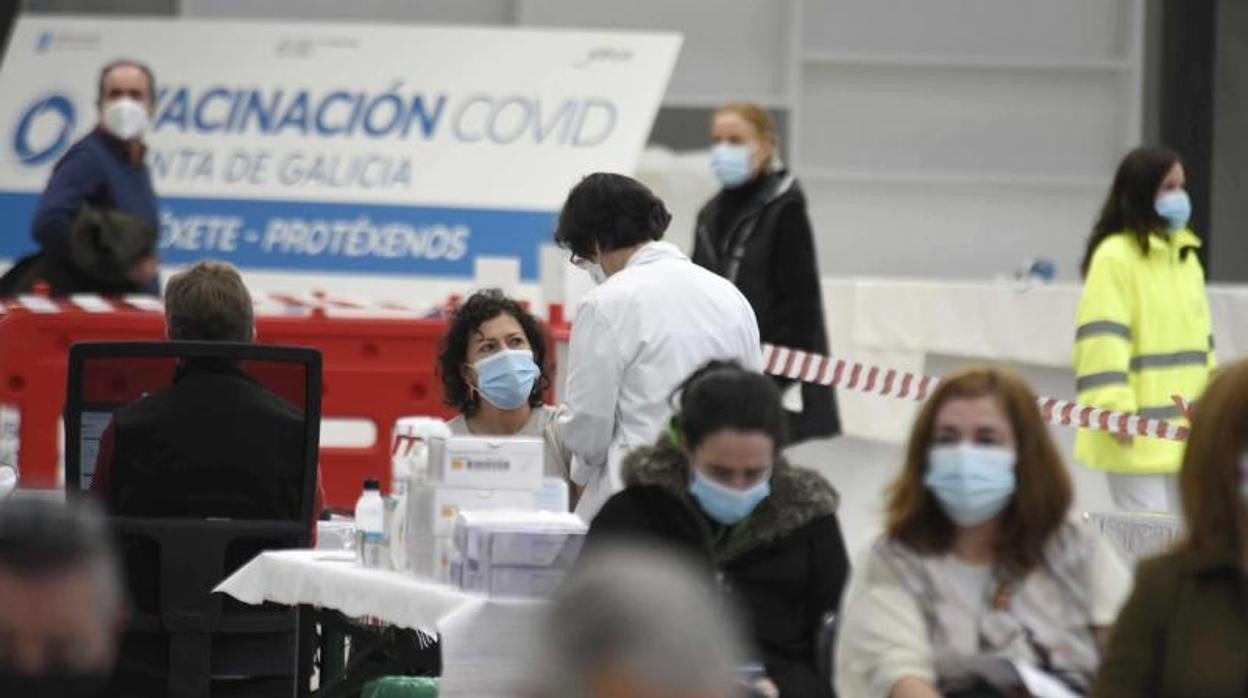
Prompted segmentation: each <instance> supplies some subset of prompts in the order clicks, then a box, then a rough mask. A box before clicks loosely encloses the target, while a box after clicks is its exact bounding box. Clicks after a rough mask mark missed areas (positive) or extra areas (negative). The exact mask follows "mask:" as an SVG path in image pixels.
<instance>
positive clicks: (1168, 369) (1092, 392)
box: [1075, 148, 1214, 512]
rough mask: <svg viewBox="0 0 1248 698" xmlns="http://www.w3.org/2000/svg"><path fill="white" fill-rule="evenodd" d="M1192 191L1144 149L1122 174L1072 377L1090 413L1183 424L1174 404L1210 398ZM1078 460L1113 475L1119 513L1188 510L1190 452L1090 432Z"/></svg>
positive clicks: (1089, 289) (1083, 302)
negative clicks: (1185, 490)
mask: <svg viewBox="0 0 1248 698" xmlns="http://www.w3.org/2000/svg"><path fill="white" fill-rule="evenodd" d="M1184 184H1185V175H1184V172H1183V164H1182V163H1181V162H1179V158H1178V156H1177V155H1175V154H1174V153H1173V152H1171V151H1169V150H1165V149H1162V148H1137V149H1135V150H1133V151H1132V152H1131V153H1129V154H1128V155H1127V156H1126V158H1124V159H1123V161H1122V163H1121V164H1120V165H1119V166H1118V172H1117V174H1115V176H1114V184H1113V188H1112V189H1111V190H1110V192H1109V197H1108V198H1107V200H1106V201H1105V206H1104V208H1103V209H1102V211H1101V216H1100V219H1099V220H1098V221H1097V222H1096V225H1095V226H1094V227H1093V228H1092V236H1091V238H1090V239H1089V240H1088V250H1087V255H1086V256H1085V257H1084V262H1083V274H1084V283H1083V296H1082V297H1081V298H1080V301H1079V312H1078V321H1077V325H1078V329H1077V331H1076V334H1075V375H1076V377H1077V386H1078V393H1079V401H1080V402H1082V403H1084V404H1088V405H1093V406H1096V407H1101V408H1105V409H1111V410H1116V411H1121V412H1129V413H1132V414H1138V415H1141V416H1144V417H1154V418H1161V419H1167V420H1171V421H1175V422H1178V423H1183V424H1185V423H1186V420H1185V417H1184V415H1183V414H1182V413H1181V411H1180V409H1179V407H1178V406H1177V405H1176V404H1175V402H1174V400H1173V399H1172V397H1173V396H1174V395H1178V396H1181V397H1182V398H1184V399H1186V400H1195V399H1196V398H1197V397H1199V396H1200V394H1201V392H1202V391H1203V390H1204V389H1205V383H1206V382H1207V381H1208V379H1209V373H1210V371H1211V370H1212V368H1213V361H1214V359H1213V334H1212V330H1211V324H1210V320H1209V299H1208V297H1207V296H1206V295H1205V274H1204V270H1203V269H1202V268H1201V266H1200V260H1199V259H1198V257H1197V255H1196V250H1197V249H1199V248H1200V244H1201V243H1200V239H1199V238H1197V237H1196V235H1194V234H1193V233H1192V231H1191V230H1189V229H1188V228H1187V221H1188V218H1189V217H1190V215H1191V201H1190V200H1189V199H1188V196H1187V192H1186V191H1185V190H1184V188H1183V187H1184ZM1075 459H1076V460H1078V461H1079V462H1081V463H1083V464H1085V465H1088V466H1090V467H1093V468H1097V469H1100V470H1104V471H1106V472H1107V473H1108V477H1109V489H1110V493H1111V494H1112V495H1113V498H1114V503H1115V504H1116V505H1117V506H1118V508H1119V509H1122V510H1124V511H1162V512H1177V511H1178V509H1179V502H1178V495H1177V492H1176V487H1175V477H1174V475H1175V473H1177V472H1178V470H1179V464H1180V463H1181V462H1182V460H1183V444H1182V443H1179V442H1175V441H1164V440H1161V439H1156V438H1149V437H1138V436H1137V437H1116V436H1111V435H1109V434H1105V433H1099V432H1092V431H1088V430H1081V431H1080V432H1079V435H1078V437H1077V438H1076V440H1075Z"/></svg>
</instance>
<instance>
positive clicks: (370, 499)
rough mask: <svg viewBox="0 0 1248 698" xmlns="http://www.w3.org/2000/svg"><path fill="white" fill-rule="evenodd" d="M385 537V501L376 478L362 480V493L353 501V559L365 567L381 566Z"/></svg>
mask: <svg viewBox="0 0 1248 698" xmlns="http://www.w3.org/2000/svg"><path fill="white" fill-rule="evenodd" d="M385 537H386V503H385V502H384V501H382V499H381V483H380V482H379V481H378V480H377V478H373V477H370V478H366V479H365V480H364V493H363V494H361V495H360V498H359V499H358V500H356V502H355V542H356V545H355V551H356V552H355V559H356V560H357V561H358V562H359V563H360V564H361V565H363V566H365V567H374V568H377V567H382V551H383V549H384V547H385Z"/></svg>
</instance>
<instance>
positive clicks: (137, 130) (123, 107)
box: [104, 97, 148, 141]
mask: <svg viewBox="0 0 1248 698" xmlns="http://www.w3.org/2000/svg"><path fill="white" fill-rule="evenodd" d="M147 126H148V116H147V108H146V107H144V106H143V105H142V104H139V103H138V102H136V101H134V100H133V99H130V98H129V97H121V98H118V99H114V100H113V101H111V102H109V103H108V104H107V105H105V106H104V128H106V129H108V132H109V133H111V134H113V135H114V136H117V137H118V138H120V139H121V140H123V141H132V140H135V139H137V138H139V137H140V136H142V135H143V134H144V132H146V131H147Z"/></svg>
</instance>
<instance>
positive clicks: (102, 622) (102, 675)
mask: <svg viewBox="0 0 1248 698" xmlns="http://www.w3.org/2000/svg"><path fill="white" fill-rule="evenodd" d="M121 594H122V592H121V584H120V577H119V572H118V569H117V565H116V559H115V557H114V554H113V550H112V547H111V545H110V539H109V536H108V533H107V528H106V524H105V521H104V519H103V518H102V517H101V516H100V515H99V514H97V513H96V512H95V510H94V509H92V508H90V507H85V506H70V505H65V504H61V503H57V502H49V501H46V500H37V499H20V498H15V499H10V500H7V501H5V502H3V503H0V695H3V696H26V695H29V696H57V697H58V698H59V697H60V696H92V695H98V694H99V689H100V688H102V687H103V686H104V685H105V683H106V681H107V679H108V676H109V673H110V672H111V671H112V667H113V663H114V661H115V660H116V656H117V636H118V631H119V630H120V628H121V626H122V610H123V609H122V596H121Z"/></svg>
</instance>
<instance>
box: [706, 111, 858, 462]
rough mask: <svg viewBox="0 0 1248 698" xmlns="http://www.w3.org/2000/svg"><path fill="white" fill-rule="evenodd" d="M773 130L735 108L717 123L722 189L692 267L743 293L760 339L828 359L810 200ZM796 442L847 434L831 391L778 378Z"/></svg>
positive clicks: (758, 114)
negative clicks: (787, 164) (755, 318)
mask: <svg viewBox="0 0 1248 698" xmlns="http://www.w3.org/2000/svg"><path fill="white" fill-rule="evenodd" d="M779 145H780V144H779V139H778V137H777V135H776V127H775V123H774V122H773V121H772V119H771V115H769V114H768V113H767V112H766V110H764V109H763V108H762V107H760V106H758V105H757V104H751V103H748V102H734V103H729V104H725V105H723V106H721V107H719V108H718V109H716V110H715V113H714V115H713V116H712V118H711V169H712V170H713V171H714V173H715V176H716V178H717V179H718V180H719V182H720V184H721V185H722V189H720V191H719V193H718V194H716V195H715V197H714V198H712V199H711V200H710V201H708V202H707V203H706V205H705V206H703V207H702V210H701V211H700V212H698V222H697V229H696V231H695V232H696V238H695V242H694V249H693V261H694V263H696V264H699V265H701V266H703V267H706V268H707V269H710V270H711V271H713V272H715V273H717V274H719V275H721V276H723V277H724V278H726V279H728V280H729V281H731V282H732V283H733V284H735V285H736V287H737V288H738V289H740V291H741V293H742V294H743V295H744V296H745V297H746V299H748V300H749V301H750V306H751V307H753V308H754V314H755V315H757V316H758V329H759V335H760V336H761V337H762V340H763V341H764V342H767V343H770V344H778V345H781V346H786V347H793V348H795V349H804V350H806V351H810V352H815V353H818V354H826V353H828V334H827V330H826V329H825V326H824V324H825V323H824V316H823V296H822V292H821V289H820V284H819V267H818V261H817V255H816V252H815V236H814V233H813V232H812V230H811V226H810V217H809V216H808V215H807V214H806V196H805V195H804V194H803V193H802V188H801V186H800V185H799V184H798V182H797V178H796V177H794V176H793V174H792V173H791V172H789V171H788V170H786V169H784V167H783V166H781V164H780V157H779V152H778V151H779ZM777 384H778V386H779V387H780V388H781V389H782V390H784V391H785V392H784V397H785V400H784V406H785V409H786V411H787V412H788V415H787V420H788V430H789V438H790V440H791V442H792V443H799V442H801V441H806V440H808V439H813V438H819V437H829V436H836V435H837V434H839V433H840V431H841V423H840V418H839V415H838V414H837V411H836V399H835V395H834V393H833V392H832V389H831V388H828V387H827V386H822V385H813V384H810V383H805V384H803V383H794V382H792V381H786V380H779V379H777Z"/></svg>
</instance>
